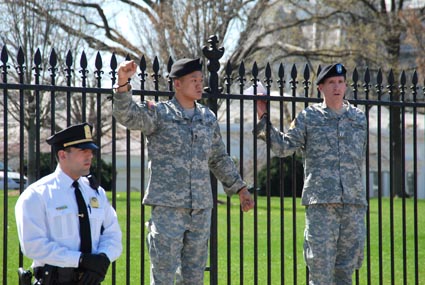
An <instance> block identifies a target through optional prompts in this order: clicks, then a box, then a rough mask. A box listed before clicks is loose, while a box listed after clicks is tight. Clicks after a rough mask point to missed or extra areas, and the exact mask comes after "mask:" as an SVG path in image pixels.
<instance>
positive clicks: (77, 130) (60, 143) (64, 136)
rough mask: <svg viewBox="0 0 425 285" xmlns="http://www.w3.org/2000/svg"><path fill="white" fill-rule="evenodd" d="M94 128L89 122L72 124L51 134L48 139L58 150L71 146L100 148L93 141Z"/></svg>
mask: <svg viewBox="0 0 425 285" xmlns="http://www.w3.org/2000/svg"><path fill="white" fill-rule="evenodd" d="M92 129H93V127H92V126H91V125H90V124H88V123H82V124H78V125H72V126H69V127H68V128H66V129H64V130H62V131H60V132H57V133H56V134H54V135H52V136H50V137H49V138H47V140H46V141H47V143H48V144H49V145H52V146H54V147H55V150H56V151H58V150H61V149H64V148H66V147H71V146H72V147H76V148H81V149H99V147H98V146H97V145H96V144H95V143H94V141H93V136H92Z"/></svg>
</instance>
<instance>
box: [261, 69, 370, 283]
mask: <svg viewBox="0 0 425 285" xmlns="http://www.w3.org/2000/svg"><path fill="white" fill-rule="evenodd" d="M345 74H346V70H345V68H344V66H343V65H342V64H333V65H329V66H326V67H325V68H324V69H323V70H322V71H321V72H320V74H319V76H318V78H317V84H318V89H319V90H320V92H321V93H322V94H324V100H323V102H322V103H318V104H314V105H312V106H309V107H308V108H306V109H305V110H303V111H302V112H301V113H300V114H298V116H297V117H296V119H295V120H294V121H293V122H292V124H291V126H290V128H289V130H288V131H287V132H286V133H282V132H280V131H279V130H278V129H276V128H274V127H273V126H271V125H270V128H269V129H270V134H269V138H270V141H269V143H270V146H271V149H272V150H273V152H274V153H275V154H276V155H277V156H279V157H284V156H288V155H291V154H293V153H294V151H296V150H301V151H302V154H303V165H304V188H303V192H302V204H303V205H304V206H306V211H305V215H306V226H305V231H304V259H305V261H306V264H307V266H308V268H309V273H310V275H309V278H310V279H309V280H310V281H309V284H311V285H312V284H314V285H317V284H321V285H329V284H352V274H353V272H354V270H355V269H358V268H360V266H361V264H362V261H363V248H364V239H365V224H364V216H365V213H366V208H367V202H366V198H365V191H364V189H363V185H362V178H361V172H362V167H363V162H364V158H365V150H366V140H367V128H366V117H365V115H364V113H363V112H362V111H361V110H359V109H358V108H356V107H354V106H352V105H350V104H349V103H348V102H346V101H344V94H345V90H346V88H347V87H346V81H345ZM257 102H258V103H257V110H258V117H259V118H260V121H259V123H258V125H257V128H256V135H257V137H258V138H260V139H262V140H264V141H266V140H267V124H268V123H269V120H268V118H267V113H266V112H267V109H266V102H265V101H263V100H258V101H257Z"/></svg>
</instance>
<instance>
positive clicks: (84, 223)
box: [72, 180, 91, 253]
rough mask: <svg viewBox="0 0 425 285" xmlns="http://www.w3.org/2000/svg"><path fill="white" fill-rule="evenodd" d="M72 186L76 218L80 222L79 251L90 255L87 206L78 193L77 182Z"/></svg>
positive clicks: (79, 192)
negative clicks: (75, 199)
mask: <svg viewBox="0 0 425 285" xmlns="http://www.w3.org/2000/svg"><path fill="white" fill-rule="evenodd" d="M72 186H74V188H75V197H76V198H77V204H78V216H79V220H80V239H81V246H80V250H81V252H83V253H91V233H90V221H89V214H88V212H87V205H86V203H85V202H84V198H83V195H82V194H81V191H80V186H79V184H78V181H77V180H76V181H74V183H72Z"/></svg>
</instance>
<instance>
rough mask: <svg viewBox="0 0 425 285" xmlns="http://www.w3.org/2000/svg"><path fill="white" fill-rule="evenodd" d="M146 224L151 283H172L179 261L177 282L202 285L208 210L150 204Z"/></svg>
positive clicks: (208, 232) (208, 228)
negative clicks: (149, 212)
mask: <svg viewBox="0 0 425 285" xmlns="http://www.w3.org/2000/svg"><path fill="white" fill-rule="evenodd" d="M146 226H147V228H148V235H147V237H146V243H147V246H148V250H149V256H150V259H151V276H153V277H154V278H151V284H152V285H154V284H155V285H160V284H161V285H162V284H167V285H169V284H174V281H173V280H174V278H175V274H176V270H177V268H178V265H179V264H181V267H180V268H179V271H180V272H179V275H180V274H181V278H180V279H179V280H180V281H178V282H177V283H176V284H180V282H182V283H181V284H185V285H199V284H203V283H204V270H205V265H206V262H207V257H208V239H209V236H210V226H211V209H206V210H192V209H182V208H170V207H163V206H153V207H152V213H151V219H150V220H149V222H147V223H146ZM182 239H183V240H184V247H183V242H182ZM180 256H181V261H180Z"/></svg>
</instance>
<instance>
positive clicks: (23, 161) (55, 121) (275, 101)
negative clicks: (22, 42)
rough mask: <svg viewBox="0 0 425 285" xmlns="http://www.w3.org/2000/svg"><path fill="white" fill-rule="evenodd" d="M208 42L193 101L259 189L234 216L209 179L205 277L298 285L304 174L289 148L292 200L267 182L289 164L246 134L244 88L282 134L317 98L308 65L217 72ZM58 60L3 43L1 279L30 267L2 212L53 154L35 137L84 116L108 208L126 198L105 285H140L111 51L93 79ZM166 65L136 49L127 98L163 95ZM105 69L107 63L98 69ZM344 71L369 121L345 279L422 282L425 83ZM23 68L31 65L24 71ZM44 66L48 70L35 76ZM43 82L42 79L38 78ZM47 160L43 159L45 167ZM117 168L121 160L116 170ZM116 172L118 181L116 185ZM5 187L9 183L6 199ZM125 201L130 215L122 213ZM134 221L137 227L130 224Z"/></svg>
mask: <svg viewBox="0 0 425 285" xmlns="http://www.w3.org/2000/svg"><path fill="white" fill-rule="evenodd" d="M208 43H209V45H208V46H206V47H204V49H203V53H204V56H205V58H204V60H205V62H206V63H207V64H206V65H205V66H206V68H207V72H206V74H207V76H206V79H207V81H208V82H207V83H206V85H207V86H208V87H207V88H206V89H205V93H204V96H203V102H204V103H205V104H208V105H209V106H210V107H211V108H212V109H213V110H214V111H215V112H216V113H217V116H218V118H219V120H220V123H221V125H222V132H223V138H224V140H225V143H226V145H227V150H228V152H229V154H231V155H232V157H234V158H235V161H237V162H238V165H239V169H240V172H241V174H242V176H243V178H244V179H245V180H247V181H248V182H249V183H250V184H251V185H252V188H253V189H257V188H260V187H263V188H264V189H265V191H262V193H261V194H260V192H258V191H253V195H254V198H255V200H256V207H255V208H254V210H253V211H252V212H250V213H249V214H244V213H242V212H241V211H240V209H239V208H238V207H237V203H238V201H237V200H233V199H231V198H226V197H224V196H221V192H220V184H219V183H217V181H216V180H215V179H214V178H213V177H212V179H211V183H212V184H213V189H214V199H215V202H216V204H215V205H216V207H215V208H214V211H213V223H212V233H211V240H210V261H209V264H208V267H207V269H206V270H207V271H208V273H207V274H206V276H207V277H206V279H207V280H208V281H206V282H209V284H259V283H267V284H306V283H307V280H308V270H307V269H306V268H305V265H304V263H303V257H302V239H303V236H302V231H303V222H301V221H302V220H303V207H301V206H300V202H299V200H298V197H297V194H296V193H297V191H296V187H297V183H300V181H302V178H300V177H297V175H296V164H297V163H299V161H298V160H297V159H296V156H293V157H292V158H291V159H290V161H289V164H290V165H292V167H291V168H290V169H291V170H289V171H290V172H291V173H290V178H291V179H292V184H291V185H292V186H291V187H292V188H293V189H291V192H290V193H292V195H291V196H285V195H283V193H285V192H286V193H287V192H288V191H287V189H284V188H285V187H288V186H285V183H283V181H282V182H281V183H280V184H279V185H277V186H276V185H275V184H271V183H270V181H271V180H272V179H271V178H272V176H273V175H278V177H284V176H285V175H286V173H285V172H286V171H288V170H287V169H286V168H285V167H284V164H283V161H282V162H281V163H280V164H279V166H278V169H277V170H276V171H273V169H272V167H271V161H272V159H271V158H272V156H273V153H271V152H270V150H269V149H268V148H267V147H266V146H265V145H264V143H262V142H257V140H256V139H255V138H254V137H253V136H252V133H251V130H252V128H253V126H255V125H256V123H257V119H256V115H255V114H256V104H254V103H255V100H256V98H257V97H256V96H253V95H247V94H244V90H246V89H247V88H248V87H252V92H253V93H254V94H257V93H259V90H260V88H262V87H263V86H264V88H265V93H267V96H265V97H262V98H263V99H264V98H265V99H266V100H268V101H269V105H268V106H269V108H270V114H272V118H271V119H272V120H273V121H274V123H275V125H276V126H278V127H279V128H280V129H281V130H284V129H286V128H287V126H288V125H289V123H290V121H291V120H292V119H293V118H294V117H295V115H296V114H297V113H298V111H299V110H301V109H303V108H305V107H306V106H308V105H309V104H311V103H314V102H319V101H321V95H320V93H318V92H317V91H315V88H313V87H312V85H311V82H313V79H314V76H311V75H310V74H311V73H313V69H312V68H311V67H310V66H308V65H305V66H304V67H303V69H302V75H301V77H299V75H298V69H297V65H296V64H293V65H283V64H282V63H280V64H277V65H272V64H269V63H267V64H266V65H265V66H264V67H263V68H259V67H258V66H257V64H256V63H254V64H253V66H252V68H251V69H250V70H249V71H246V70H245V66H244V63H241V64H240V65H238V66H237V67H236V69H234V68H233V67H232V65H231V64H230V63H227V64H225V65H224V66H222V68H220V63H219V59H220V58H221V56H222V55H223V50H222V49H219V48H218V47H217V44H218V42H217V39H216V38H215V37H211V38H210V39H209V40H208ZM58 58H59V57H58V56H57V55H56V53H55V51H54V50H53V51H52V52H51V54H50V55H49V57H48V60H47V61H44V60H42V56H41V54H40V52H39V51H37V52H36V53H35V54H34V59H33V62H32V66H25V64H24V63H25V62H26V61H25V57H24V55H23V53H22V50H19V52H18V54H17V56H16V58H12V57H10V54H9V52H8V51H7V48H6V46H4V47H3V48H2V51H1V61H0V70H1V73H2V80H1V82H0V90H1V92H2V95H3V96H2V98H1V100H0V103H1V105H2V106H1V107H2V108H1V112H2V115H3V121H2V122H0V123H1V126H2V130H1V132H2V146H0V151H1V155H2V162H3V169H5V170H4V171H3V180H2V181H1V187H0V188H2V189H9V191H7V190H4V191H3V193H4V194H3V196H1V197H2V199H3V201H2V202H3V203H2V208H1V212H2V214H3V220H2V233H3V245H2V263H1V266H2V272H1V274H2V282H3V284H8V283H11V284H14V283H15V282H17V278H16V276H17V274H16V269H17V266H18V265H19V266H22V265H24V266H26V267H28V266H29V264H27V263H28V261H27V260H25V259H24V258H23V256H22V254H21V253H20V251H19V244H18V241H17V236H16V231H13V230H11V229H12V228H14V227H15V224H13V221H14V219H13V217H11V215H13V207H14V202H15V201H16V196H18V195H19V193H20V192H22V191H24V189H25V186H26V185H27V184H26V183H27V181H26V180H27V179H28V180H29V182H33V181H35V180H36V179H38V178H39V177H40V173H41V171H40V169H41V167H42V166H43V162H42V161H41V153H43V152H50V151H51V149H50V147H49V148H46V144H45V143H44V141H45V138H46V137H47V136H48V135H50V134H51V133H54V132H55V131H56V130H58V129H59V128H63V127H65V126H67V125H70V124H72V123H77V122H81V121H89V122H90V123H92V124H93V125H94V129H95V135H96V140H97V143H98V144H99V145H101V146H102V148H101V150H100V151H99V152H97V154H96V160H97V161H101V160H103V159H105V158H106V157H109V159H110V163H111V165H112V174H111V175H112V186H111V189H110V190H111V203H112V204H113V206H114V207H117V201H118V200H117V199H120V193H125V194H126V195H125V197H126V198H125V201H124V202H122V203H123V204H122V205H125V209H120V210H122V211H121V212H120V213H123V215H124V217H123V216H120V221H121V226H122V228H123V230H124V232H125V234H124V240H123V242H124V243H125V244H124V248H125V251H124V252H123V255H122V257H121V258H120V259H119V260H118V261H117V262H116V263H114V264H113V266H112V268H111V270H110V271H111V274H110V279H108V280H107V281H106V283H107V284H118V283H119V284H123V283H124V282H125V283H126V284H135V283H140V284H146V280H147V278H148V277H147V276H148V274H149V271H148V269H147V268H148V266H149V264H148V263H149V261H148V258H147V256H146V255H147V252H146V251H145V248H144V236H145V234H146V233H145V229H144V223H143V221H145V220H146V217H147V216H148V215H149V213H148V212H146V213H145V208H144V207H143V206H140V204H141V197H142V195H143V191H144V190H143V189H144V187H145V174H144V173H145V167H144V165H145V149H144V137H143V135H142V134H140V133H137V132H130V131H128V130H124V129H122V128H121V127H119V126H118V125H117V124H116V122H115V120H114V118H113V117H112V116H111V104H112V103H111V101H110V100H109V99H108V98H110V96H111V95H112V90H111V87H112V85H113V84H114V83H115V81H116V69H117V65H118V64H117V58H116V56H115V55H114V54H113V55H112V56H111V58H110V61H109V66H108V68H105V67H104V66H103V59H102V57H101V56H100V54H97V56H96V57H95V58H94V66H95V69H94V71H93V73H92V74H91V75H90V72H89V68H88V62H89V61H90V60H88V59H87V57H86V54H85V53H82V55H81V57H80V58H79V64H80V65H79V66H74V64H75V63H74V59H73V56H72V53H71V52H69V53H68V54H67V55H66V57H65V62H59V60H58ZM172 63H173V61H172V59H171V58H170V61H169V62H168V63H167V65H166V67H165V68H164V69H166V70H163V68H161V64H160V63H159V61H158V59H157V58H155V59H154V60H153V61H152V63H149V65H150V64H151V65H152V67H151V68H148V67H147V66H148V64H147V62H146V59H145V58H144V57H142V58H141V59H140V61H139V62H138V64H139V69H140V73H139V74H138V76H137V78H133V79H132V84H133V88H134V96H136V98H138V99H139V100H145V99H147V98H149V99H151V100H164V99H167V98H170V97H171V96H173V92H172V90H173V86H172V82H171V80H169V79H168V78H167V77H166V76H163V77H161V75H162V74H167V72H169V71H170V68H171V66H172ZM164 66H165V65H164ZM60 69H61V70H60ZM74 69H78V73H79V74H80V76H76V75H75V74H76V72H75V71H74ZM105 69H109V71H108V75H106V73H105ZM348 69H349V70H352V72H350V73H349V75H350V76H349V78H348V82H349V84H350V86H351V89H350V91H349V92H347V93H348V94H346V98H347V99H348V100H349V101H350V102H351V103H352V104H355V105H357V106H359V107H360V108H361V109H363V110H364V112H365V114H366V116H367V118H368V129H369V137H368V139H369V140H368V151H367V159H366V163H365V166H364V173H365V175H364V181H363V182H364V186H365V189H366V193H367V199H368V201H369V204H370V207H369V210H368V214H367V217H366V222H367V242H366V248H365V262H364V264H363V267H362V269H361V270H360V271H358V272H356V274H355V276H354V281H355V284H402V283H403V284H425V266H424V264H425V230H424V229H423V227H420V225H421V224H423V223H424V213H425V212H424V211H425V203H424V199H425V186H424V185H425V178H424V177H425V135H424V125H425V116H424V110H425V103H424V91H425V89H424V87H423V86H420V83H419V76H418V74H417V73H416V72H415V71H413V72H411V74H406V73H405V72H404V71H402V72H401V73H400V74H395V71H389V72H388V76H385V75H384V74H383V72H382V71H381V70H379V69H378V70H369V69H368V68H354V69H351V68H350V67H349V68H348ZM29 70H32V72H30V73H28V71H29ZM273 70H276V71H277V72H274V71H273ZM319 70H320V67H319V68H318V70H317V71H319ZM43 72H47V73H48V76H47V77H46V76H43V74H42V73H43ZM28 74H31V75H30V76H28ZM384 77H385V79H384ZM45 78H48V79H49V81H48V82H45V81H43V80H46V79H45ZM219 78H220V79H219ZM299 78H301V79H299ZM395 78H398V79H397V80H396V79H395ZM299 81H300V82H299ZM260 83H261V85H260ZM384 84H385V85H384ZM161 90H165V91H161ZM134 160H137V161H138V163H139V167H140V168H137V171H136V173H138V174H136V175H138V176H137V179H136V180H137V182H134V181H133V180H132V179H133V178H134V175H135V174H134V173H135V172H134V171H132V170H134V169H132V163H133V162H134ZM54 164H55V161H54V160H53V156H52V158H51V160H50V165H51V166H54ZM119 165H124V167H123V168H122V169H121V168H120V167H119ZM8 167H9V168H11V167H13V168H16V169H18V170H17V172H18V174H17V176H14V175H15V174H16V173H15V174H14V172H13V171H12V170H10V171H6V169H8ZM101 167H102V166H101V163H97V169H96V171H95V172H96V174H97V176H98V177H101V175H100V174H101V171H102V168H101ZM262 169H265V170H262ZM260 171H265V173H266V176H267V179H266V180H265V181H266V182H265V185H259V182H258V178H257V177H258V173H259V172H260ZM276 173H277V174H276ZM120 175H122V176H123V177H124V178H123V179H122V181H121V182H120V180H119V178H118V177H119V176H120ZM164 176H166V174H164ZM281 180H283V179H281ZM297 180H298V181H297ZM135 183H136V184H135ZM272 187H273V188H275V187H279V193H281V195H279V196H277V197H275V196H272V195H271V193H272V191H271V190H272V189H271V188H272ZM12 188H16V189H17V190H16V191H15V193H16V192H17V194H16V195H15V196H13V191H11V190H10V189H12ZM135 189H136V190H137V191H139V192H140V195H139V196H137V197H138V199H140V200H139V201H136V203H134V201H132V197H134V195H135V194H134V190H135ZM273 190H274V192H276V191H275V189H273ZM6 193H7V194H6ZM263 195H264V196H263ZM235 205H236V206H235ZM134 207H137V211H138V214H140V217H137V218H135V217H134V216H133V217H132V216H131V213H132V212H133V213H134ZM117 211H118V209H117ZM223 216H225V217H226V218H225V220H222V219H220V220H219V218H218V217H223ZM135 219H137V220H138V223H134V220H135ZM11 221H12V222H11ZM135 243H138V244H140V246H139V248H140V249H139V250H140V252H138V253H137V254H138V255H137V257H134V252H131V249H132V248H134V247H133V245H134V244H135ZM118 271H119V273H118ZM122 271H125V274H123V273H122ZM15 275H16V276H15ZM122 278H124V279H125V281H124V280H123V279H122ZM118 279H119V280H118Z"/></svg>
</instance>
